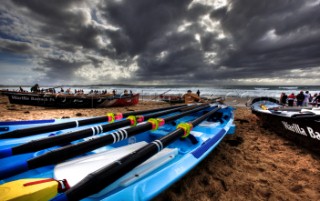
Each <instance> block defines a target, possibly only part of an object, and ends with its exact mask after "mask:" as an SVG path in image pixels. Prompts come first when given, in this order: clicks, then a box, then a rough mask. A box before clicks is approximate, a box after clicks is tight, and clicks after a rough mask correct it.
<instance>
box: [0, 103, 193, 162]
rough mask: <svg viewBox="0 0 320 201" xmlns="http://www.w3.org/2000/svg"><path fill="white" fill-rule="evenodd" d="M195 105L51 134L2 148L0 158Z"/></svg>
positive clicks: (128, 124) (73, 139)
mask: <svg viewBox="0 0 320 201" xmlns="http://www.w3.org/2000/svg"><path fill="white" fill-rule="evenodd" d="M193 107H194V106H185V105H184V106H181V107H176V108H173V109H169V110H164V111H161V112H157V113H151V114H147V115H144V116H142V115H139V116H137V117H133V116H132V115H130V116H129V117H130V118H129V117H128V118H127V119H125V120H121V121H117V122H114V123H110V124H105V125H98V126H94V127H91V128H87V129H82V130H77V131H74V132H69V133H65V134H61V135H56V136H49V137H46V138H42V139H38V140H32V141H30V142H27V143H24V144H21V145H18V146H15V147H11V148H6V149H0V159H1V158H5V157H9V156H13V155H17V154H23V153H29V152H34V151H38V150H41V149H45V148H49V147H53V146H56V145H61V144H66V143H68V142H72V141H75V140H78V139H81V138H85V137H89V136H94V135H97V134H101V133H104V132H107V131H110V130H114V129H117V128H121V127H124V126H130V125H131V124H132V118H136V119H137V121H138V122H142V121H144V119H149V118H155V117H159V116H163V115H167V114H170V113H173V112H177V111H181V110H185V109H192V108H193Z"/></svg>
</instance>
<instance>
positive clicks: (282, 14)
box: [211, 0, 320, 77]
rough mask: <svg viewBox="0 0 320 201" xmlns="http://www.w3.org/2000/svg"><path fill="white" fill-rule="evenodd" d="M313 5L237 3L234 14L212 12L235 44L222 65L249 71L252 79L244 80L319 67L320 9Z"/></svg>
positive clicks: (242, 1)
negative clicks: (282, 71)
mask: <svg viewBox="0 0 320 201" xmlns="http://www.w3.org/2000/svg"><path fill="white" fill-rule="evenodd" d="M310 3H313V1H299V0H296V1H280V2H278V1H274V0H273V1H269V0H268V1H255V2H252V1H249V0H240V1H233V2H232V4H231V7H232V9H230V10H227V8H222V9H219V10H217V11H214V12H212V13H211V17H212V18H213V19H217V20H220V21H221V23H222V27H223V29H224V30H225V31H226V32H228V33H229V34H231V36H232V38H233V41H234V43H233V45H234V49H233V50H232V51H230V52H229V53H228V57H227V58H226V59H225V60H224V61H223V62H222V63H221V65H225V66H229V67H233V68H238V67H245V69H244V72H246V73H248V75H247V76H246V74H245V75H241V77H250V76H252V74H251V75H250V74H249V73H253V75H257V76H259V77H262V76H263V75H264V76H266V75H267V76H269V75H270V73H272V72H276V71H280V70H290V69H295V68H305V67H310V66H312V67H315V66H319V63H320V57H319V52H320V43H319V40H320V38H319V36H320V21H319V17H320V13H319V12H318V10H319V8H320V5H319V3H318V4H317V5H313V6H308V4H310ZM252 68H254V70H252ZM260 72H263V73H260ZM271 75H272V74H271ZM239 77H240V76H239Z"/></svg>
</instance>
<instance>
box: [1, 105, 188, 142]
mask: <svg viewBox="0 0 320 201" xmlns="http://www.w3.org/2000/svg"><path fill="white" fill-rule="evenodd" d="M183 106H186V105H179V106H171V107H164V108H157V109H151V110H142V111H134V112H127V113H124V114H123V117H128V116H130V115H140V114H148V113H152V112H158V111H162V110H169V109H173V108H178V107H183ZM107 121H108V117H107V116H100V117H93V118H88V119H82V120H76V121H70V122H64V123H57V124H52V125H45V126H35V127H31V128H24V129H17V130H14V131H10V132H7V133H3V134H0V139H7V138H19V137H26V136H31V135H37V134H41V133H47V132H53V131H58V130H63V129H68V128H74V127H78V126H84V125H89V124H94V123H101V122H107Z"/></svg>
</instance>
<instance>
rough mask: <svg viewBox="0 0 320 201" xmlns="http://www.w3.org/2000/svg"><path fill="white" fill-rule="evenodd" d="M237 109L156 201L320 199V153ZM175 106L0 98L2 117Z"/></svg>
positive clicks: (242, 103) (62, 115) (238, 103)
mask: <svg viewBox="0 0 320 201" xmlns="http://www.w3.org/2000/svg"><path fill="white" fill-rule="evenodd" d="M227 101H228V104H229V105H232V106H234V107H235V108H236V110H235V124H236V126H237V129H236V133H235V134H234V135H229V136H227V137H226V138H225V139H224V140H223V141H222V142H221V143H220V144H219V145H218V147H217V148H216V149H215V150H214V151H213V152H212V153H211V154H210V155H209V156H208V157H207V158H205V160H203V161H202V162H201V163H200V164H199V165H198V166H197V167H195V168H194V169H193V170H192V171H191V172H189V173H188V174H187V175H185V176H184V177H183V178H182V179H181V180H180V181H178V182H177V183H175V184H174V185H172V186H171V187H170V188H169V189H167V190H166V191H164V192H163V193H162V194H160V195H158V196H157V197H156V198H155V199H154V200H155V201H169V200H174V201H188V200H192V201H195V200H199V201H207V200H208V201H209V200H221V201H227V200H228V201H229V200H237V201H238V200H275V201H276V200H290V201H291V200H297V201H298V200H299V201H301V200H314V201H316V200H320V160H319V159H320V157H319V156H316V155H314V154H312V153H310V152H309V151H308V150H305V149H303V148H301V147H299V146H296V145H295V144H293V143H292V142H290V141H288V140H286V139H284V138H281V137H279V136H278V135H277V134H275V133H273V132H271V131H268V130H266V129H264V128H262V127H261V126H260V123H259V119H258V118H257V117H256V116H255V115H253V114H251V111H250V109H249V108H246V107H245V102H246V100H239V99H237V100H236V99H234V100H227ZM166 106H169V104H167V103H163V102H154V101H143V102H140V103H139V104H138V105H136V106H130V107H123V108H119V107H118V108H93V109H47V108H43V107H34V106H24V105H12V104H10V103H9V101H8V100H7V98H6V97H4V96H0V121H11V120H31V119H51V118H68V117H79V116H81V117H85V116H88V117H89V116H102V115H105V114H106V113H107V112H127V111H133V110H146V109H152V108H158V107H166Z"/></svg>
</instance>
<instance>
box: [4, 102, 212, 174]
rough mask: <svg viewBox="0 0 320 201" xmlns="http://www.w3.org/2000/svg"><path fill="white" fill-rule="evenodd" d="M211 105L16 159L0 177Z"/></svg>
mask: <svg viewBox="0 0 320 201" xmlns="http://www.w3.org/2000/svg"><path fill="white" fill-rule="evenodd" d="M207 107H209V105H207V104H205V105H200V106H198V107H197V108H195V109H192V110H189V111H186V112H182V113H180V114H177V115H174V116H170V117H166V118H163V119H161V120H156V119H149V120H148V122H145V123H142V124H139V125H137V126H134V127H130V128H126V129H123V130H119V131H117V132H114V133H111V134H109V135H105V136H99V137H97V138H95V139H91V140H89V141H84V142H80V143H78V144H74V145H68V146H65V147H61V148H59V149H56V150H53V151H50V152H47V153H45V154H43V155H40V156H38V157H35V158H32V159H29V160H27V161H15V162H16V163H14V162H13V163H11V164H9V165H8V167H5V168H3V167H0V179H3V178H7V177H10V176H13V175H16V174H18V173H21V172H24V171H27V170H30V169H34V168H38V167H42V166H47V165H51V164H56V163H59V162H62V161H64V160H67V159H69V158H72V157H75V156H78V155H80V154H84V153H86V152H89V151H92V150H94V149H97V148H99V147H102V146H105V145H108V144H113V143H116V142H119V141H121V140H124V139H126V138H128V137H131V136H133V135H136V134H139V133H142V132H145V131H148V130H151V129H155V128H158V126H159V125H160V126H161V125H163V123H164V122H165V123H169V122H172V121H174V120H177V119H179V118H181V117H183V116H186V115H188V114H192V113H195V112H198V111H200V110H203V109H205V108H207Z"/></svg>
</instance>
